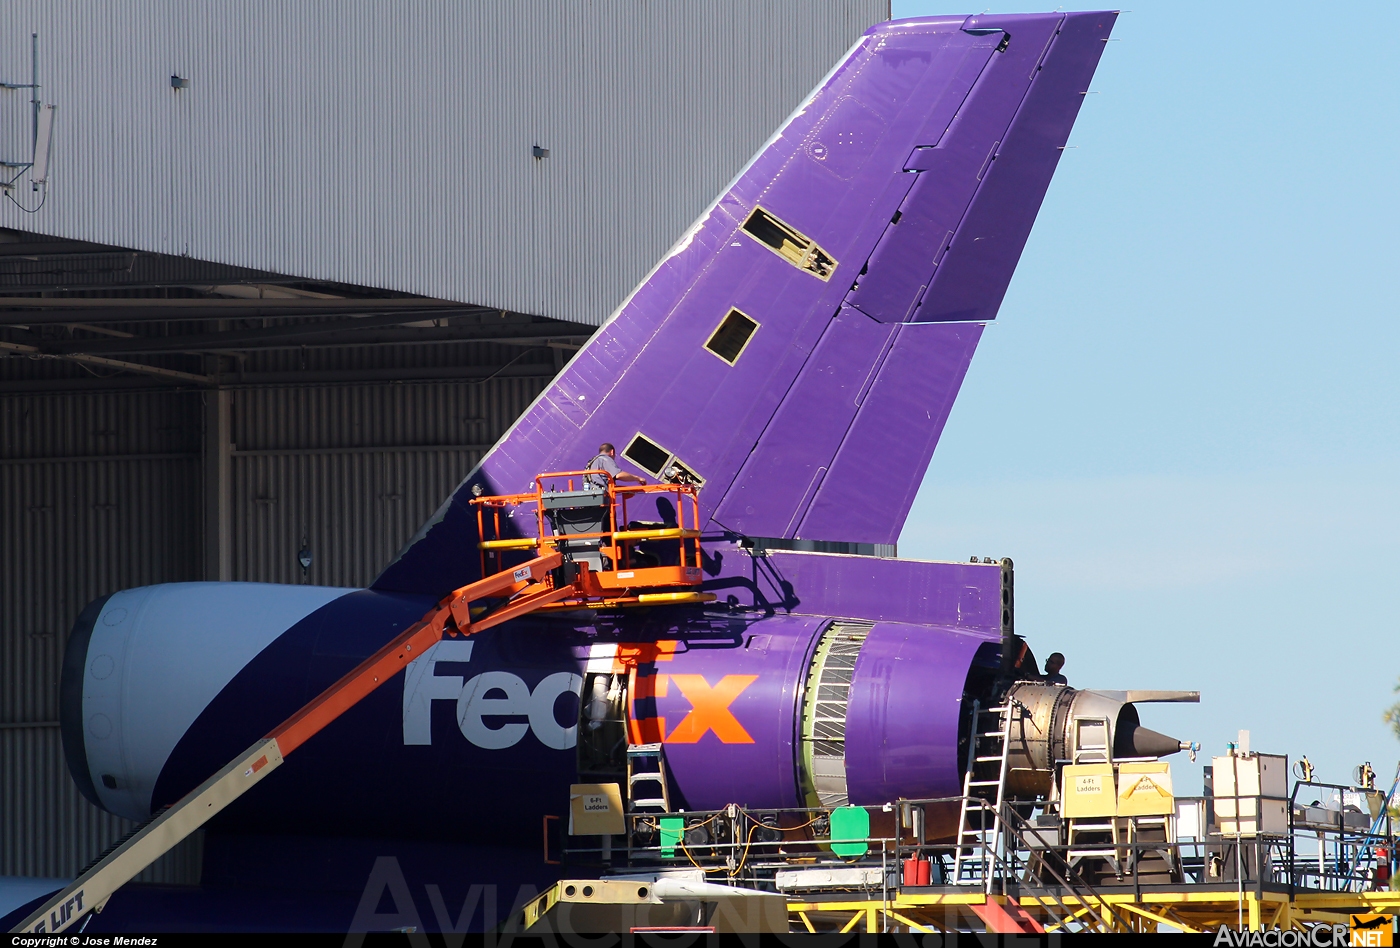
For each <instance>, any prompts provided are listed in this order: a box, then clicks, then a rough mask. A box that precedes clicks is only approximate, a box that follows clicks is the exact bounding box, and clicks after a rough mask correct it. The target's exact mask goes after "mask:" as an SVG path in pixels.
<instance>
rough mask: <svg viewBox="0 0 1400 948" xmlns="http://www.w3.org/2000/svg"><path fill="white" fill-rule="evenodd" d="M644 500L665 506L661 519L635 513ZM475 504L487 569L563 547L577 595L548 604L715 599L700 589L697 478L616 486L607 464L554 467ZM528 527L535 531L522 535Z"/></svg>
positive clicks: (487, 573) (659, 507) (490, 571)
mask: <svg viewBox="0 0 1400 948" xmlns="http://www.w3.org/2000/svg"><path fill="white" fill-rule="evenodd" d="M642 501H651V502H652V504H653V505H654V509H655V510H657V511H658V512H661V511H666V513H665V514H662V519H661V520H659V521H638V520H632V519H630V518H629V516H628V514H629V512H631V511H632V510H635V509H636V507H637V506H638V505H639V504H640V503H641V502H642ZM471 503H472V506H474V507H475V508H476V522H477V535H478V536H479V537H481V540H480V541H479V542H478V543H477V548H478V549H479V550H480V552H481V575H483V576H490V575H493V574H496V573H500V572H503V571H506V570H509V569H511V568H513V567H514V566H515V565H517V564H516V562H515V561H514V560H512V559H511V557H512V555H516V556H517V557H519V556H522V555H523V556H526V557H536V556H544V555H548V554H549V553H554V552H557V553H560V554H561V555H563V557H564V559H565V561H566V562H567V563H569V564H570V565H569V567H568V570H569V571H568V573H567V575H566V576H565V577H564V580H565V581H566V582H570V583H573V585H574V587H575V590H576V594H575V595H573V596H569V597H567V598H565V599H561V600H559V601H558V602H554V603H551V604H549V605H547V606H544V607H542V608H543V609H544V610H546V611H559V610H569V609H584V608H586V609H614V608H625V607H629V606H650V605H665V604H683V603H696V602H711V601H713V600H714V599H715V595H714V594H713V593H704V592H700V591H698V590H697V589H696V588H695V587H697V586H699V585H700V583H701V581H702V580H703V579H704V572H703V570H702V568H701V564H702V560H703V553H702V552H701V549H700V507H699V489H698V488H697V487H696V486H695V485H694V484H690V483H661V484H646V485H642V486H638V487H620V486H618V485H617V484H616V483H615V482H614V481H613V478H612V475H610V474H608V473H607V472H606V471H558V472H554V473H550V474H541V475H540V476H539V477H536V478H535V487H534V490H532V491H529V492H526V493H522V494H502V495H491V496H482V497H476V498H474V499H473V500H472V501H471ZM629 508H630V509H629ZM668 508H669V509H668ZM530 528H533V530H534V536H520V535H519V534H521V533H525V532H527V531H528V530H529V529H530ZM510 533H515V534H517V535H515V536H509V535H507V534H510Z"/></svg>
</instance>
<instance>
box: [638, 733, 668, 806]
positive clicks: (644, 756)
mask: <svg viewBox="0 0 1400 948" xmlns="http://www.w3.org/2000/svg"><path fill="white" fill-rule="evenodd" d="M649 762H654V763H655V765H656V769H654V770H638V769H637V765H638V764H642V763H649ZM639 783H640V784H655V785H656V787H658V788H659V790H660V795H659V796H647V797H639V796H637V790H636V787H637V784H639ZM650 792H651V793H653V794H655V793H657V790H652V791H650ZM627 797H628V799H629V800H631V801H632V809H633V810H641V809H648V810H658V811H660V812H662V813H670V812H671V793H670V791H669V790H667V788H666V757H665V752H664V751H663V750H662V748H661V745H660V744H631V745H629V746H628V748H627Z"/></svg>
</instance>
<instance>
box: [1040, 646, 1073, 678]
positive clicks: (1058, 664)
mask: <svg viewBox="0 0 1400 948" xmlns="http://www.w3.org/2000/svg"><path fill="white" fill-rule="evenodd" d="M1064 667H1065V657H1064V655H1062V654H1060V653H1059V652H1051V653H1050V657H1049V658H1047V659H1046V660H1045V677H1044V678H1043V679H1042V680H1043V681H1044V682H1045V683H1046V684H1047V685H1067V684H1069V679H1068V678H1066V677H1065V676H1064V675H1061V674H1060V669H1061V668H1064Z"/></svg>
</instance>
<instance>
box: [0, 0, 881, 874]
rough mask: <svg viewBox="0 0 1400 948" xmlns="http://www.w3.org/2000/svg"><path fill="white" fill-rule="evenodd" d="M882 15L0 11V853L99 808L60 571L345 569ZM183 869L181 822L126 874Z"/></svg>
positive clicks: (45, 858) (132, 581)
mask: <svg viewBox="0 0 1400 948" xmlns="http://www.w3.org/2000/svg"><path fill="white" fill-rule="evenodd" d="M887 16H888V3H887V0H844V2H832V3H823V4H820V5H813V4H808V3H801V2H776V0H768V2H751V0H742V2H741V0H731V2H696V3H687V4H660V3H647V2H593V3H575V2H531V3H516V4H504V5H503V4H479V5H478V4H458V3H432V2H424V3H418V4H415V5H413V6H404V5H399V4H387V3H373V4H372V3H367V2H344V0H342V2H337V3H310V2H308V3H301V4H282V3H272V2H229V3H223V4H219V5H211V4H196V5H192V4H187V3H179V2H165V0H160V2H156V0H147V2H136V0H130V2H120V3H112V4H106V5H100V6H99V5H90V4H85V3H78V2H45V3H39V2H32V3H31V2H22V0H14V2H10V3H7V4H5V5H4V6H3V7H0V25H3V29H0V81H3V82H9V83H28V82H29V76H30V70H31V57H30V54H31V42H30V34H31V33H37V34H38V42H37V48H38V74H39V83H40V87H41V88H40V92H39V96H38V98H39V99H40V100H41V101H42V103H44V104H54V105H55V106H56V107H57V108H56V111H55V115H56V116H57V118H56V121H55V124H54V129H55V131H54V136H53V149H52V156H53V158H52V173H51V176H50V181H49V184H48V186H47V191H45V190H44V189H42V188H41V189H40V190H37V191H36V190H33V189H31V187H30V186H29V182H28V181H27V179H26V178H25V174H26V172H25V171H24V170H23V169H22V168H19V169H8V171H9V173H8V174H6V180H9V178H10V177H13V176H14V175H15V174H18V175H19V178H18V181H17V182H16V189H15V190H14V191H13V192H12V193H13V195H14V197H15V200H14V201H12V200H9V199H0V226H3V227H4V228H8V229H4V230H0V875H31V876H49V877H53V876H72V875H73V874H75V873H76V872H77V871H78V870H79V869H80V868H81V867H82V866H83V865H84V864H86V863H87V862H88V861H89V860H90V859H91V858H92V857H94V856H95V855H96V854H97V853H98V852H100V851H101V850H102V849H103V848H104V847H105V846H106V845H107V844H108V843H109V842H110V841H111V840H112V839H114V838H115V837H116V836H118V835H120V834H121V833H122V832H123V831H125V830H126V829H127V828H128V824H126V823H125V821H122V820H119V819H116V818H114V817H111V816H109V815H107V814H105V813H102V812H101V811H99V810H97V809H95V808H94V807H92V806H91V805H90V804H88V803H87V802H86V801H85V800H84V799H82V798H81V797H80V796H79V794H78V792H77V790H76V789H75V787H74V785H73V783H72V781H71V779H70V778H69V776H68V773H67V768H66V766H65V765H64V763H63V752H62V747H61V742H60V739H59V730H58V728H57V726H56V719H57V708H58V680H59V669H60V666H61V662H62V656H63V646H64V641H65V639H66V636H67V632H68V629H69V627H70V626H71V624H72V622H73V619H74V618H75V617H76V615H77V613H78V612H79V611H80V610H81V608H82V607H83V605H85V604H86V603H87V602H89V601H90V600H92V599H93V598H95V597H97V596H99V595H102V594H104V593H107V592H110V591H113V590H117V589H122V588H129V587H132V586H138V585H144V584H150V583H160V582H173V581H183V580H198V579H205V578H209V579H237V580H254V581H268V582H310V583H316V584H324V585H347V586H355V585H364V584H366V583H368V582H369V581H370V580H371V579H372V578H373V577H374V575H375V574H376V573H377V572H378V570H379V569H380V568H381V567H382V566H383V565H384V564H385V563H386V562H387V561H388V559H389V558H390V557H391V556H392V555H393V554H394V552H395V551H396V550H397V549H398V548H399V546H400V545H401V544H402V543H403V542H404V541H405V540H406V539H407V538H408V537H409V536H410V535H411V534H412V532H413V531H414V530H415V529H417V527H418V526H419V525H420V524H421V523H422V522H423V521H424V520H425V519H426V518H427V517H428V516H429V514H430V513H431V512H432V510H433V509H434V508H435V507H436V506H437V505H438V504H439V503H440V502H441V500H442V498H443V497H445V496H446V495H447V493H448V492H449V491H450V490H451V488H452V487H453V486H454V485H455V484H456V483H457V482H458V481H459V480H460V478H461V477H462V476H463V475H465V473H466V472H467V471H468V470H469V469H470V468H471V467H472V465H473V464H475V462H476V461H477V460H478V459H479V457H480V455H481V453H482V452H483V451H484V450H485V449H486V448H487V447H489V446H490V445H491V444H492V443H493V442H494V441H495V439H496V438H497V437H498V436H499V435H500V434H501V433H502V432H503V431H504V430H505V429H506V427H508V426H509V425H510V423H511V422H513V421H514V419H515V418H516V417H517V416H518V415H519V414H520V412H521V411H522V410H523V409H524V408H525V407H526V406H527V405H528V404H529V402H530V401H531V400H532V399H533V398H534V396H535V395H536V394H537V393H538V392H539V391H540V389H541V388H542V387H543V385H544V384H545V383H546V382H547V381H548V379H550V378H552V377H553V375H554V373H555V372H557V371H558V370H559V368H560V367H561V366H562V365H563V364H564V362H565V361H566V360H567V358H568V356H569V355H570V354H571V352H572V351H574V350H575V349H577V347H578V345H579V344H581V343H582V341H583V340H584V339H586V338H587V336H588V334H589V333H591V332H592V330H593V328H594V327H596V326H597V325H598V324H600V323H601V322H602V320H603V319H604V318H605V317H606V315H607V314H608V312H610V311H611V310H612V308H613V307H614V306H616V305H617V304H618V303H619V302H620V301H621V299H622V298H623V297H624V296H625V294H626V293H627V292H628V291H629V290H630V289H631V288H632V286H633V284H634V283H635V282H636V281H637V280H639V279H640V278H641V277H642V276H643V275H644V274H645V273H646V271H647V270H648V269H649V268H650V266H651V265H652V264H653V263H654V262H655V260H656V259H657V258H659V257H660V255H661V254H662V253H663V252H664V251H665V249H666V248H667V247H668V246H669V244H670V243H671V241H673V240H674V239H675V238H676V237H677V236H678V235H679V234H680V233H681V232H682V231H683V230H684V228H685V227H686V226H687V225H688V224H689V223H690V221H691V220H692V219H693V218H694V217H695V216H696V215H697V214H698V213H700V212H701V211H702V210H703V208H704V207H705V205H706V204H707V203H708V202H709V201H710V200H711V199H712V198H713V196H714V195H715V194H716V193H718V191H719V190H720V188H721V187H722V186H723V185H724V184H725V182H726V181H727V180H728V179H729V178H730V177H731V176H732V175H733V174H734V173H735V172H737V171H738V170H739V168H740V167H741V166H742V165H743V163H744V162H745V161H746V160H747V158H748V157H749V155H751V154H752V153H753V152H754V151H755V150H756V149H757V148H758V146H759V145H760V144H761V143H762V141H763V140H764V139H765V138H766V137H767V136H768V135H769V134H770V133H771V132H772V130H773V129H774V128H776V127H777V126H778V124H779V123H780V122H781V120H782V118H783V117H784V116H785V115H786V113H787V112H788V111H789V110H791V108H793V107H794V106H795V105H796V103H797V102H798V101H799V100H800V98H801V97H802V96H803V95H804V94H805V93H806V92H807V91H808V90H809V89H810V88H811V87H812V86H813V85H815V83H816V82H817V81H818V80H819V79H820V77H821V76H822V75H823V74H824V73H825V72H826V70H827V69H828V68H829V67H830V65H831V64H832V63H833V62H835V60H836V59H837V58H838V57H839V56H840V54H841V53H842V52H843V51H844V50H845V49H846V48H847V47H848V46H849V45H850V43H851V42H853V41H854V39H855V38H856V36H858V35H859V33H860V32H861V31H863V30H864V29H865V28H866V27H868V26H869V25H871V24H872V23H874V22H877V21H878V20H881V19H884V18H886V17H887ZM172 76H180V77H182V78H188V79H189V84H188V86H185V87H183V88H178V89H177V88H175V87H174V86H172V82H171V77H172ZM30 97H31V93H30V90H28V89H14V90H6V91H0V160H4V161H11V162H16V163H20V164H22V163H23V162H25V161H27V160H29V155H30V150H31V144H30V143H31V136H32V125H31V121H32V112H31V107H30ZM535 145H538V146H540V147H542V148H547V149H548V150H549V155H548V157H542V158H535V157H533V155H532V151H531V149H532V147H533V146H535ZM41 199H42V205H41V206H39V207H38V209H37V211H34V212H33V213H30V212H29V211H33V210H34V207H35V205H37V204H39V202H40V200H41ZM20 205H23V206H24V207H23V208H22V207H21V206H20ZM25 208H27V210H26V209H25ZM303 547H305V548H306V549H308V550H309V551H310V552H311V554H312V563H311V566H310V568H309V569H307V570H306V571H305V573H304V574H303V571H302V568H301V567H300V565H299V564H298V562H297V554H298V552H299V551H300V550H301V549H302V548H303ZM198 865H199V840H198V839H197V838H196V839H194V840H192V841H191V843H189V844H187V845H185V846H183V847H181V848H179V849H177V850H176V851H175V852H173V853H171V854H170V855H169V856H168V857H166V858H165V859H164V860H162V861H161V862H160V863H157V865H156V866H154V867H152V868H151V869H150V870H147V872H146V873H145V874H144V875H143V878H144V879H147V880H157V881H168V882H189V881H194V880H196V879H197V877H198Z"/></svg>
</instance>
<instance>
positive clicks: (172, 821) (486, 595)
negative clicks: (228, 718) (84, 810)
mask: <svg viewBox="0 0 1400 948" xmlns="http://www.w3.org/2000/svg"><path fill="white" fill-rule="evenodd" d="M563 565H564V557H563V555H562V554H560V553H559V552H557V551H555V550H553V549H549V548H545V549H544V550H542V552H541V555H540V556H537V557H535V558H534V559H531V560H529V561H528V562H526V563H523V564H521V565H520V566H518V567H515V568H513V569H507V570H503V571H501V572H499V573H496V574H494V575H491V576H487V577H486V578H484V579H481V580H478V581H477V582H474V583H471V584H469V585H467V586H463V587H462V588H461V589H458V590H455V591H454V592H453V593H452V594H451V595H449V596H447V597H446V598H444V599H443V600H442V601H441V602H439V603H438V604H437V605H436V606H434V607H433V609H432V610H431V611H430V612H428V614H427V615H425V616H424V617H423V618H422V619H421V620H419V621H418V622H415V623H414V624H413V625H411V626H409V627H408V628H407V629H405V630H404V631H403V632H402V633H400V634H399V635H398V636H397V637H396V638H394V639H393V640H392V641H390V642H389V643H388V644H387V645H385V646H384V647H383V648H381V649H380V650H379V651H377V652H375V653H374V654H373V655H371V656H370V657H369V658H367V659H365V660H364V661H363V662H361V663H360V664H359V665H358V666H357V667H356V668H355V669H354V670H352V671H350V672H349V673H348V674H346V675H345V676H344V677H343V678H341V679H340V680H339V681H337V682H336V683H335V684H333V685H331V686H330V687H329V688H327V689H326V690H325V691H323V692H321V694H320V695H318V696H317V697H316V698H314V699H313V700H312V701H311V702H310V703H309V704H307V705H306V706H305V707H303V708H302V709H301V710H299V711H297V712H296V713H295V714H293V715H292V716H291V717H289V718H288V719H287V720H285V721H283V722H282V723H281V724H279V725H278V726H277V727H275V728H273V730H272V731H271V732H269V733H268V735H267V736H266V737H264V738H262V739H261V740H259V741H258V742H257V743H255V744H254V745H253V746H252V747H250V748H248V749H247V750H246V751H244V752H243V753H242V754H240V755H239V756H238V757H236V758H234V759H233V760H232V761H230V762H229V763H228V765H227V766H225V767H224V768H223V769H222V770H220V771H219V772H218V773H216V774H214V775H213V776H212V777H210V778H209V779H208V780H206V781H204V783H202V784H200V786H198V787H196V788H195V789H194V790H192V791H190V793H188V794H186V795H185V796H184V797H183V798H182V799H180V800H179V801H177V802H176V803H174V804H172V805H170V806H168V807H166V808H165V809H163V810H161V812H160V813H158V814H157V815H156V816H155V817H154V818H153V819H151V820H149V821H148V822H146V823H145V824H143V825H142V826H140V827H138V828H137V830H136V832H134V833H132V834H131V835H130V836H128V837H127V838H126V839H125V840H123V841H122V842H121V843H119V844H118V845H117V846H116V847H115V848H114V849H112V850H111V851H110V852H109V853H107V854H106V855H104V856H103V857H102V858H100V859H99V860H98V861H97V862H95V863H94V864H93V865H92V866H91V867H89V868H88V869H87V870H86V871H85V872H83V873H82V875H80V876H79V877H78V878H77V879H75V880H74V881H73V883H72V884H71V885H69V886H68V887H67V888H65V889H63V890H62V891H61V892H59V893H57V894H56V895H54V896H52V897H51V898H50V899H49V900H48V901H47V902H45V903H44V905H43V906H42V907H40V908H39V909H38V910H37V911H36V912H34V913H33V914H32V915H30V916H29V917H28V918H26V919H25V920H24V921H23V922H22V923H21V924H20V926H19V927H18V928H16V929H14V931H15V932H17V933H21V932H26V933H35V934H39V933H49V932H61V931H64V930H65V929H67V928H68V927H70V926H71V925H73V924H74V923H75V922H77V921H78V919H80V918H82V917H83V916H84V915H85V914H87V913H88V912H93V911H99V912H100V911H101V910H102V908H103V906H105V905H106V904H107V900H108V899H109V898H110V897H111V896H112V893H114V892H116V891H117V889H119V888H121V887H122V886H123V885H125V884H126V883H127V882H129V881H131V879H132V878H134V877H135V876H136V874H137V873H139V872H140V871H141V870H142V869H145V868H146V867H147V866H149V865H150V864H151V863H152V862H155V860H156V859H158V858H160V856H161V855H163V854H164V853H165V852H167V851H168V850H169V849H171V848H172V847H173V846H175V844H176V843H178V842H180V840H182V839H184V838H185V837H186V836H188V835H190V834H191V833H193V832H194V831H195V830H197V829H199V827H201V826H203V825H204V824H205V823H206V822H208V820H209V819H210V818H212V817H213V816H214V815H215V814H217V813H218V812H219V811H221V810H223V809H224V808H225V807H227V806H228V805H229V804H230V803H232V802H233V801H234V800H237V799H238V798H239V797H241V796H242V795H243V794H245V793H247V792H248V791H249V790H251V789H252V788H253V786H254V785H256V784H257V783H258V782H259V781H260V780H262V779H263V778H264V777H266V776H267V775H268V774H270V773H271V772H272V771H274V770H276V769H277V768H278V766H280V765H281V763H282V761H283V759H284V758H285V757H286V756H287V755H288V754H290V753H291V752H292V751H294V750H296V749H297V748H298V747H300V746H301V745H302V744H305V743H306V742H307V741H308V740H310V739H311V737H312V736H313V735H314V734H316V733H317V732H318V731H320V730H321V729H322V728H324V727H325V726H326V725H328V724H330V723H331V722H332V721H334V720H335V719H336V718H338V717H340V716H341V715H342V714H344V713H345V712H346V711H348V710H349V709H350V708H352V707H354V705H355V704H356V703H358V702H359V700H360V699H361V698H363V697H365V696H366V695H368V694H369V693H370V692H371V691H373V690H374V689H376V688H378V687H379V686H380V685H381V684H383V683H384V682H385V681H388V680H389V679H390V678H392V677H393V676H394V675H395V674H397V673H398V672H400V671H402V670H403V669H404V668H406V667H408V664H409V662H411V661H413V660H414V659H415V658H418V657H419V656H420V655H422V654H423V653H424V652H426V651H427V650H428V649H429V648H430V647H432V646H433V645H434V644H435V643H437V642H438V641H440V640H441V639H442V638H443V637H444V636H446V637H457V636H467V635H474V634H476V633H477V632H481V631H484V630H486V629H489V628H491V627H492V626H495V625H499V624H501V623H502V622H506V621H508V620H510V619H514V618H517V617H519V616H522V615H525V614H526V613H528V612H532V611H534V610H535V609H539V608H540V607H542V606H546V605H549V604H550V603H553V602H557V601H559V600H561V599H565V598H567V597H570V596H577V595H578V594H579V590H578V589H577V588H576V584H577V583H579V582H580V581H581V580H585V581H586V579H587V573H588V570H587V568H586V567H582V566H580V567H579V568H578V569H577V571H575V568H574V564H569V568H567V569H564V570H560V567H561V566H563ZM556 571H557V572H556ZM566 578H567V580H568V581H566V582H564V581H561V582H558V583H557V584H556V582H555V580H556V579H560V580H564V579H566ZM503 597H510V599H509V601H507V602H506V603H504V604H503V605H500V606H498V607H497V608H495V609H493V610H491V611H489V612H487V613H485V614H484V615H481V616H480V617H479V618H478V619H476V621H472V616H471V613H472V603H474V602H476V601H478V600H481V599H491V598H503Z"/></svg>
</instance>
